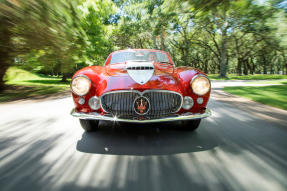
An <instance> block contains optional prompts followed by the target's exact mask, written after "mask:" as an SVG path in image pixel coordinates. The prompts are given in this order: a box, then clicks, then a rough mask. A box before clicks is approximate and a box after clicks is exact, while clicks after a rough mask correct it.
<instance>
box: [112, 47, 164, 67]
mask: <svg viewBox="0 0 287 191" xmlns="http://www.w3.org/2000/svg"><path fill="white" fill-rule="evenodd" d="M127 61H138V62H165V63H169V62H170V61H169V59H168V56H167V54H166V53H163V52H153V51H148V50H135V51H121V52H115V53H114V54H113V55H112V58H111V61H110V64H116V63H124V62H127Z"/></svg>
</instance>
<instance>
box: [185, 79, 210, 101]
mask: <svg viewBox="0 0 287 191" xmlns="http://www.w3.org/2000/svg"><path fill="white" fill-rule="evenodd" d="M190 86H191V88H192V90H193V92H194V93H195V94H197V95H199V96H202V95H204V94H206V93H207V92H208V91H209V90H210V81H209V79H208V78H207V77H205V76H201V75H198V76H195V77H194V78H193V79H192V80H191V81H190Z"/></svg>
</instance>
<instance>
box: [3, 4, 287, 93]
mask: <svg viewBox="0 0 287 191" xmlns="http://www.w3.org/2000/svg"><path fill="white" fill-rule="evenodd" d="M286 35H287V5H286V2H285V1H280V0H269V1H268V0H266V1H257V0H253V1H252V0H232V1H226V0H208V1H198V0H180V1H175V0H156V1H154V0H128V1H123V0H114V1H111V0H74V1H69V0H63V1H58V0H49V1H47V0H1V1H0V42H1V44H0V45H1V46H0V47H1V48H0V64H1V68H0V87H1V88H2V87H3V84H4V81H3V76H4V74H5V71H6V70H7V68H8V67H9V66H11V65H19V66H21V67H23V68H26V69H29V70H34V71H35V72H39V73H44V74H49V75H61V76H62V77H63V80H65V79H66V77H67V76H70V75H71V74H73V73H74V72H75V71H76V70H77V69H80V68H82V67H84V66H88V65H102V64H103V63H104V60H105V59H106V57H107V56H108V54H109V53H110V52H112V51H113V50H118V49H126V48H153V49H161V50H165V51H168V52H169V53H170V54H171V55H172V57H173V59H174V61H175V63H176V64H177V65H186V66H192V67H198V68H199V69H201V70H203V71H204V72H206V73H218V74H219V75H220V76H221V77H226V74H227V73H237V74H238V75H243V74H244V75H246V74H249V73H250V74H254V73H264V74H266V73H283V72H284V73H285V74H286V73H287V37H286Z"/></svg>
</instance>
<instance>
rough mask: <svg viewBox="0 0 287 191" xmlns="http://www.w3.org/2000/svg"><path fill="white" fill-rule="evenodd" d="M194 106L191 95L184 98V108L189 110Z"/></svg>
mask: <svg viewBox="0 0 287 191" xmlns="http://www.w3.org/2000/svg"><path fill="white" fill-rule="evenodd" d="M192 106H193V99H192V98H191V97H189V96H185V97H184V98H183V105H182V108H183V109H185V110H189V109H190V108H192Z"/></svg>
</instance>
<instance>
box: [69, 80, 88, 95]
mask: <svg viewBox="0 0 287 191" xmlns="http://www.w3.org/2000/svg"><path fill="white" fill-rule="evenodd" d="M90 88H91V80H90V79H89V78H88V77H87V76H77V77H75V78H74V79H73V80H72V83H71V89H72V91H73V92H74V93H75V94H77V95H78V96H84V95H86V94H87V93H88V92H89V90H90Z"/></svg>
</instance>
